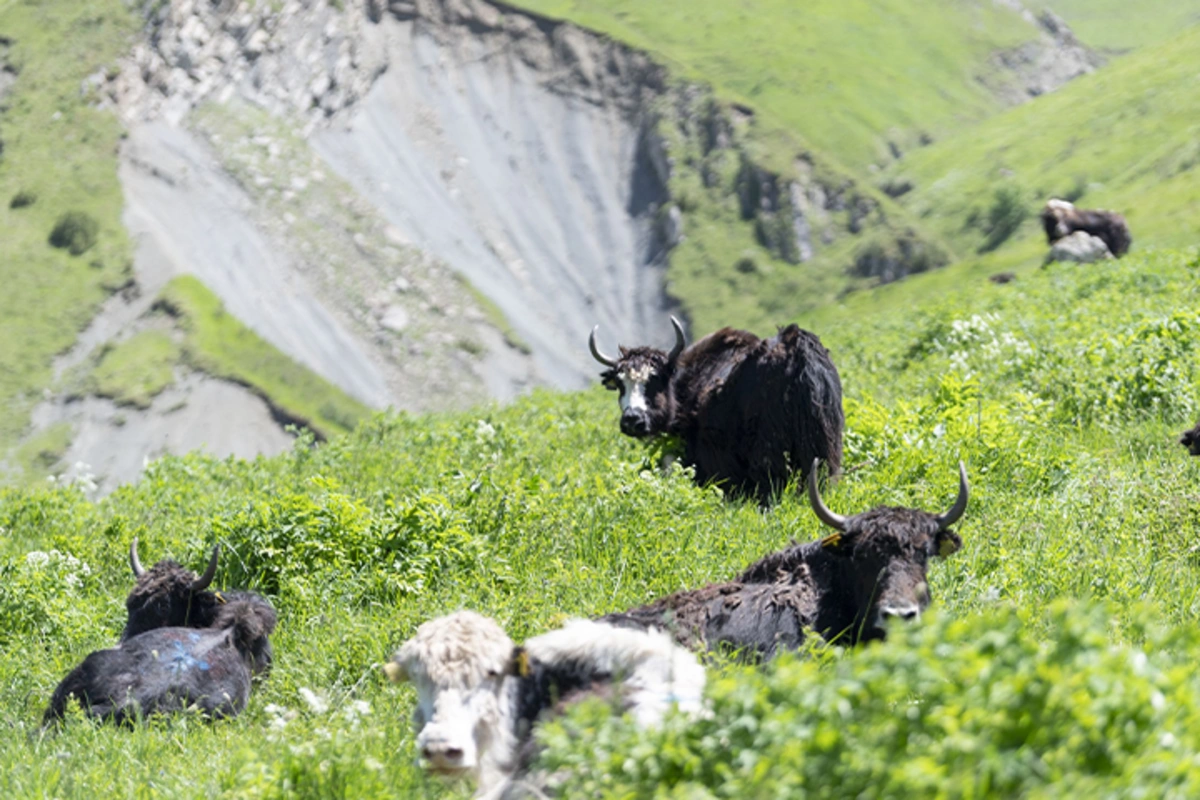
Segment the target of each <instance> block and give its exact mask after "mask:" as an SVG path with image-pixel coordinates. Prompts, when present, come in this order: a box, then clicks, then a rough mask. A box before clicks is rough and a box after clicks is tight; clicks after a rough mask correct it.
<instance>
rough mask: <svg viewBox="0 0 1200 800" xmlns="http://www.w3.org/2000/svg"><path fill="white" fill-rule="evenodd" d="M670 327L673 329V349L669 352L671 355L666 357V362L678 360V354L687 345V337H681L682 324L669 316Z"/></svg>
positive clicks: (673, 316)
mask: <svg viewBox="0 0 1200 800" xmlns="http://www.w3.org/2000/svg"><path fill="white" fill-rule="evenodd" d="M671 326H672V327H674V328H675V347H674V349H673V350H671V354H670V355H669V356H667V361H674V360H675V359H677V358H679V354H680V353H682V352H683V348H684V347H685V346H686V345H687V337H685V336H684V335H683V323H681V322H680V321H679V320H677V319H676V318H675V315H674V314H672V315H671Z"/></svg>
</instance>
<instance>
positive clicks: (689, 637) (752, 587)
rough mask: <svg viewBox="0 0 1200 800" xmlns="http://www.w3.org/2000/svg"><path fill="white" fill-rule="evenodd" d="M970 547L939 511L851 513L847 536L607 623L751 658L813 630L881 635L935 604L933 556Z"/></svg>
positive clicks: (784, 554) (846, 638)
mask: <svg viewBox="0 0 1200 800" xmlns="http://www.w3.org/2000/svg"><path fill="white" fill-rule="evenodd" d="M961 546H962V540H961V539H960V538H959V537H958V534H956V533H954V532H953V531H940V530H939V525H938V521H937V519H936V517H935V516H934V515H933V514H929V513H927V512H925V511H918V510H915V509H910V508H887V507H880V508H876V509H874V510H872V511H867V512H864V513H862V514H857V515H855V516H853V517H849V518H848V519H847V520H846V531H845V532H843V533H836V534H833V535H832V536H828V537H826V538H824V539H821V540H820V541H816V542H808V543H806V544H793V545H792V546H790V547H788V548H785V549H783V550H780V551H778V552H775V553H771V554H769V555H767V556H765V557H763V558H761V559H759V560H758V561H756V562H754V563H753V564H751V565H750V566H749V567H747V568H746V569H745V570H744V571H743V572H742V574H741V575H739V576H738V577H737V578H736V579H735V580H734V581H732V582H730V583H723V584H710V585H708V586H705V587H704V588H702V589H695V590H691V591H684V592H678V593H676V594H673V595H670V596H669V597H665V598H662V599H660V600H657V601H655V602H654V603H651V604H649V605H645V606H641V607H640V608H635V609H633V610H631V611H626V612H618V613H613V614H609V615H607V616H604V617H601V618H600V621H602V622H608V623H610V624H613V625H622V626H626V627H633V628H642V629H645V628H649V627H654V626H657V627H666V628H668V629H669V630H671V631H672V632H673V634H674V636H675V638H676V640H677V641H678V642H679V643H680V644H682V645H684V646H685V647H692V648H696V649H706V650H718V649H721V650H729V651H734V652H737V653H738V654H740V655H741V656H742V657H743V658H746V659H749V660H755V659H760V658H770V657H771V656H772V655H774V654H775V653H776V652H778V651H779V650H781V649H795V648H796V647H798V646H799V645H800V644H801V643H802V642H803V641H804V638H805V636H806V635H807V632H808V631H809V630H812V631H816V632H817V633H819V634H820V635H821V636H822V637H824V638H825V639H826V640H828V641H838V642H844V643H847V644H856V643H858V642H860V641H865V640H870V639H881V638H883V637H884V636H885V635H886V631H885V630H884V628H883V626H882V622H883V618H884V617H887V616H908V615H910V614H913V613H915V612H919V610H921V609H924V608H925V607H927V606H928V605H929V602H930V599H931V598H930V594H929V589H928V584H927V582H926V571H927V568H928V563H929V560H930V559H931V558H933V557H935V556H939V555H941V556H948V555H950V554H951V553H953V552H955V551H956V550H958V548H960V547H961ZM898 609H904V610H906V611H907V612H909V613H907V614H902V613H899V611H897V610H898Z"/></svg>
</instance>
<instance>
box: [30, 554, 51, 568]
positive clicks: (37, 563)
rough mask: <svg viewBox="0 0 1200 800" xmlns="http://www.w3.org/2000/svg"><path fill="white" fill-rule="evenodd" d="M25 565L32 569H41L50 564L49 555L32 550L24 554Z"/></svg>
mask: <svg viewBox="0 0 1200 800" xmlns="http://www.w3.org/2000/svg"><path fill="white" fill-rule="evenodd" d="M25 563H26V564H27V565H28V566H31V567H33V568H34V569H41V568H42V567H44V566H46V565H47V564H49V563H50V554H49V553H43V552H42V551H41V550H32V551H30V552H29V553H26V554H25Z"/></svg>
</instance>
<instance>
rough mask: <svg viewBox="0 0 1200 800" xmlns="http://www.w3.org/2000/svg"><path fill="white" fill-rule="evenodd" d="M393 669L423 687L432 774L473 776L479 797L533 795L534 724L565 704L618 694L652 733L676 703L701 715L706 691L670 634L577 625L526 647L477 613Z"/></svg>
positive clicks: (390, 669)
mask: <svg viewBox="0 0 1200 800" xmlns="http://www.w3.org/2000/svg"><path fill="white" fill-rule="evenodd" d="M384 670H385V671H386V673H387V675H388V677H389V678H390V679H391V680H393V681H397V682H402V681H411V682H412V683H413V685H414V686H415V688H416V690H417V708H416V710H415V712H414V714H413V721H414V725H415V727H416V729H417V742H416V745H417V751H418V752H419V753H420V754H421V759H422V761H423V762H424V764H425V767H426V769H428V770H429V771H430V772H435V773H438V774H441V775H445V776H448V777H473V778H474V779H475V781H476V789H477V794H476V796H477V797H482V796H487V797H500V796H503V797H509V796H514V795H523V792H522V790H521V787H520V786H518V785H517V784H519V783H521V782H522V778H523V776H522V773H523V772H524V770H525V769H526V768H527V767H528V766H529V764H528V761H529V758H530V756H531V755H532V739H533V731H532V727H533V725H534V724H535V723H536V722H537V721H538V720H539V719H540V718H543V717H544V716H546V715H547V714H552V713H554V712H555V711H558V710H561V709H562V707H563V706H564V705H565V704H569V703H570V702H573V701H575V700H578V699H581V698H583V697H585V696H588V695H599V696H602V697H610V696H612V695H613V694H614V692H615V693H617V694H618V697H619V699H620V700H621V701H623V702H622V703H621V705H623V706H624V707H625V709H626V710H628V711H629V712H630V713H632V714H633V717H634V718H635V719H636V720H637V721H638V722H639V723H640V724H641V725H643V726H651V725H654V724H656V723H657V722H658V721H659V720H661V719H662V716H663V714H664V713H665V712H666V711H667V709H668V708H669V707H671V706H672V705H677V706H678V707H679V708H680V709H681V710H683V711H692V712H694V711H699V710H700V707H701V705H700V704H701V693H702V691H703V690H704V668H703V667H701V666H700V663H699V662H698V661H697V660H696V657H695V656H694V655H692V654H691V653H689V652H687V651H686V650H684V649H682V648H680V647H678V646H677V645H675V644H674V642H672V641H671V637H670V636H669V635H668V634H666V633H664V632H662V631H634V630H628V629H623V628H614V627H613V626H611V625H605V624H603V623H599V622H592V621H589V620H573V621H571V622H568V623H567V624H566V625H565V626H564V627H562V628H560V629H558V630H554V631H550V632H549V633H544V634H542V635H541V636H536V637H534V638H532V639H529V640H527V641H526V642H525V644H524V646H522V647H517V646H515V645H514V644H513V642H512V640H511V639H509V638H508V634H506V633H505V632H504V629H503V628H501V627H500V625H498V624H497V623H496V622H495V621H494V620H491V619H488V618H487V617H483V616H480V615H479V614H476V613H474V612H472V611H459V612H457V613H454V614H450V615H448V616H445V617H440V618H438V619H435V620H431V621H429V622H426V623H424V624H423V625H421V626H420V627H419V628H418V629H417V633H416V635H415V636H414V637H413V638H412V639H410V640H409V641H407V642H405V643H404V644H403V645H402V646H401V647H400V649H399V650H397V651H396V654H395V656H394V657H393V658H392V660H391V661H389V662H388V663H387V664H385V665H384ZM614 679H615V680H616V681H617V683H615V684H614ZM535 794H536V793H535Z"/></svg>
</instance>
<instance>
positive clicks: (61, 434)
mask: <svg viewBox="0 0 1200 800" xmlns="http://www.w3.org/2000/svg"><path fill="white" fill-rule="evenodd" d="M73 435H74V430H73V429H72V427H71V424H70V423H69V422H60V423H58V424H56V425H51V426H49V427H48V428H46V429H45V430H42V431H39V432H38V433H36V434H34V435H33V436H30V437H29V438H28V439H26V440H25V441H24V442H22V443H21V446H20V447H18V448H17V451H16V456H17V458H16V461H17V464H18V466H20V467H21V468H22V469H23V471H24V474H25V475H26V476H37V477H39V478H42V477H44V476H45V475H47V474H48V473H49V472H50V471H51V470H53V469H54V468H55V467H56V466H58V465H59V463H60V462H61V461H62V458H63V456H64V455H66V453H67V448H69V447H70V446H71V437H72V436H73Z"/></svg>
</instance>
